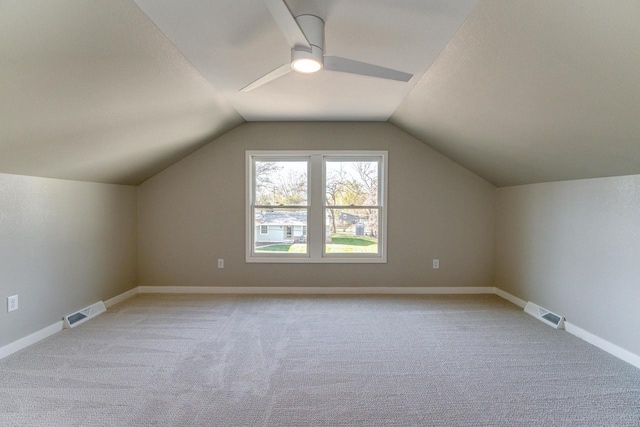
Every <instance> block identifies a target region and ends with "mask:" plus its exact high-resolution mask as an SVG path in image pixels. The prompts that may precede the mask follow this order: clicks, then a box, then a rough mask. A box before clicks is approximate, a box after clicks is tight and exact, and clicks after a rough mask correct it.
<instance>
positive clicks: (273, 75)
mask: <svg viewBox="0 0 640 427" xmlns="http://www.w3.org/2000/svg"><path fill="white" fill-rule="evenodd" d="M289 72H291V64H290V63H288V62H287V63H286V64H283V65H281V66H279V67H278V68H276V69H275V70H273V71H271V72H269V73H267V74H265V75H264V76H262V77H260V78H259V79H258V80H256V81H254V82H253V83H249V84H248V85H246V86H245V87H243V88H242V89H240V92H249V91H250V90H253V89H255V88H257V87H258V86H262V85H263V84H265V83H269V82H270V81H271V80H275V79H277V78H278V77H282V76H284V75H285V74H287V73H289Z"/></svg>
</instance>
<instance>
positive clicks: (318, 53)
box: [291, 46, 324, 74]
mask: <svg viewBox="0 0 640 427" xmlns="http://www.w3.org/2000/svg"><path fill="white" fill-rule="evenodd" d="M323 66H324V61H323V55H322V49H320V48H319V47H317V46H311V51H308V50H306V49H291V69H292V70H293V71H296V72H298V73H305V74H311V73H315V72H317V71H320V70H321V69H322V68H323Z"/></svg>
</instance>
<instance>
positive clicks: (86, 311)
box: [64, 301, 107, 328]
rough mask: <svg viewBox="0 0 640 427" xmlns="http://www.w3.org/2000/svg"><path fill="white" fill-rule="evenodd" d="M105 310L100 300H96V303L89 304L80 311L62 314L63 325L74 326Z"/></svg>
mask: <svg viewBox="0 0 640 427" xmlns="http://www.w3.org/2000/svg"><path fill="white" fill-rule="evenodd" d="M105 311H107V307H105V305H104V303H103V302H102V301H98V302H97V303H95V304H93V305H90V306H89V307H87V308H83V309H82V310H80V311H76V312H75V313H71V314H68V315H66V316H64V327H65V328H73V327H76V326H78V325H79V324H81V323H84V322H86V321H87V320H89V319H91V318H93V317H96V316H97V315H98V314H101V313H104V312H105Z"/></svg>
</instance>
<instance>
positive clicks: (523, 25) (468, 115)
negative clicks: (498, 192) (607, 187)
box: [390, 0, 640, 186]
mask: <svg viewBox="0 0 640 427" xmlns="http://www.w3.org/2000/svg"><path fill="white" fill-rule="evenodd" d="M390 121H391V122H392V123H393V124H395V125H397V126H398V127H400V128H401V129H404V130H405V131H407V132H409V133H410V134H412V135H414V136H415V137H417V138H419V139H421V140H422V141H424V142H426V143H427V144H429V145H430V146H432V147H433V148H435V149H436V150H438V151H440V152H441V153H443V154H444V155H446V156H448V157H450V158H451V159H453V160H455V161H457V162H458V163H460V164H461V165H463V166H465V167H467V168H468V169H470V170H472V171H474V172H475V173H477V174H478V175H480V176H482V177H484V178H485V179H487V180H489V181H490V182H492V183H493V184H494V185H497V186H509V185H517V184H528V183H537V182H548V181H559V180H569V179H580V178H591V177H603V176H613V175H627V174H638V173H640V2H638V1H636V0H621V1H616V2H603V1H600V0H590V1H586V0H566V1H560V2H559V1H556V0H536V1H518V2H514V1H507V0H504V1H498V0H483V1H482V2H480V3H479V4H478V7H477V8H476V9H475V10H474V12H473V13H472V14H471V16H470V17H469V19H468V20H467V22H466V23H465V25H463V27H462V28H461V29H460V31H459V32H458V33H457V34H456V36H455V37H454V38H453V39H452V40H451V42H450V43H449V44H448V46H447V48H446V49H445V50H444V51H443V52H442V54H441V55H440V56H439V58H438V59H437V61H436V62H435V63H434V64H433V65H432V66H431V68H430V69H429V70H428V71H427V72H426V73H425V75H424V77H423V78H422V80H421V81H420V82H419V83H418V84H417V85H416V87H415V88H414V89H413V91H412V92H411V93H410V94H409V95H408V97H407V98H406V99H405V100H404V101H403V103H402V104H401V105H400V107H399V108H398V109H397V111H396V112H395V113H394V114H393V115H392V117H391V119H390Z"/></svg>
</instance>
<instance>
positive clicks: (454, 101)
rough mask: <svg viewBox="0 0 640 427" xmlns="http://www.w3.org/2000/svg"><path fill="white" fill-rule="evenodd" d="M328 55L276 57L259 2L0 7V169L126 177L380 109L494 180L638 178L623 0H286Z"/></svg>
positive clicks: (638, 82)
mask: <svg viewBox="0 0 640 427" xmlns="http://www.w3.org/2000/svg"><path fill="white" fill-rule="evenodd" d="M287 5H288V6H289V8H290V9H291V11H292V13H293V14H295V15H299V14H303V13H311V14H315V15H317V16H319V17H321V18H322V19H323V20H324V21H325V22H326V51H327V53H328V54H331V55H339V56H344V57H349V58H352V59H356V60H360V61H365V62H371V63H374V64H378V65H382V66H386V67H390V68H395V69H400V70H403V71H407V72H409V73H412V74H414V77H413V79H411V80H410V81H409V82H408V83H402V82H395V81H385V80H380V79H375V78H371V77H362V76H354V75H349V74H343V73H334V72H329V71H321V72H320V73H318V74H315V75H299V74H295V73H289V74H288V75H286V76H284V77H283V78H281V79H278V80H276V81H273V82H270V83H268V84H267V85H265V86H262V87H260V88H258V89H255V90H254V91H252V92H249V93H241V92H239V91H238V90H239V89H240V88H241V87H243V86H244V85H246V84H247V83H249V82H251V81H253V80H255V79H256V78H257V77H260V76H261V75H263V74H265V73H266V72H268V71H270V70H272V69H274V68H276V67H278V66H279V65H281V64H283V63H286V62H287V61H288V60H289V47H288V46H287V44H286V41H285V39H284V37H283V36H282V34H281V33H280V31H279V29H278V27H277V25H276V23H275V22H274V21H273V19H272V17H271V16H270V14H269V12H268V10H267V8H266V7H265V5H264V3H263V2H262V1H260V0H253V1H234V0H216V1H210V0H191V1H181V2H176V1H172V0H135V2H134V0H92V1H91V2H86V1H82V0H54V1H51V0H30V1H27V2H25V1H21V0H6V1H2V2H0V173H1V172H4V173H15V174H23V175H34V176H46V177H53V178H63V179H77V180H85V181H96V182H112V183H122V184H133V185H135V184H139V183H141V182H143V181H144V180H146V179H148V178H149V177H151V176H153V175H154V174H156V173H157V172H159V171H160V170H162V169H164V168H165V167H167V166H168V165H170V164H172V163H173V162H175V161H177V160H179V159H181V158H183V157H184V156H186V155H187V154H189V153H191V152H193V151H195V150H196V149H197V148H199V147H201V146H202V145H204V144H206V143H207V142H209V141H211V140H213V139H215V138H216V137H217V136H219V135H221V134H223V133H225V132H227V131H228V130H230V129H232V128H233V127H235V126H237V125H238V124H240V123H242V122H244V121H245V120H246V121H253V120H375V121H379V120H383V121H384V120H389V121H390V122H391V123H393V124H395V125H396V126H398V127H400V128H401V129H403V130H405V131H407V132H408V133H410V134H412V135H414V136H415V137H416V138H418V139H420V140H422V141H423V142H424V143H426V144H428V145H429V146H431V147H433V148H434V149H436V150H438V151H440V152H441V153H443V154H445V155H446V156H448V157H450V158H451V159H453V160H455V161H457V162H458V163H460V164H461V165H463V166H465V167H467V168H468V169H470V170H471V171H473V172H475V173H477V174H478V175H480V176H482V177H483V178H485V179H487V180H488V181H490V182H492V183H493V184H495V185H496V186H505V185H516V184H524V183H534V182H546V181H555V180H565V179H578V178H590V177H600V176H611V175H625V174H638V173H640V120H639V118H640V79H639V78H638V76H640V25H638V23H639V22H640V3H638V2H637V1H635V0H619V1H616V2H602V1H600V0H566V1H562V2H558V1H557V0H530V1H521V2H513V1H510V0H480V1H479V2H478V1H477V0H457V1H450V0H403V1H398V0H375V1H373V0H323V1H320V0H287Z"/></svg>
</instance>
